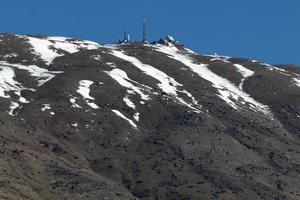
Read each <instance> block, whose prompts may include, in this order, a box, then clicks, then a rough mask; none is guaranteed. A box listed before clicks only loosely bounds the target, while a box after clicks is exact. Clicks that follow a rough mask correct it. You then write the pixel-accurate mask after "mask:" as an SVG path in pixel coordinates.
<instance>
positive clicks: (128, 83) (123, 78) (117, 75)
mask: <svg viewBox="0 0 300 200" xmlns="http://www.w3.org/2000/svg"><path fill="white" fill-rule="evenodd" d="M106 73H107V74H108V75H109V76H110V77H112V78H113V79H114V80H116V81H117V82H118V83H119V84H120V85H121V86H123V87H126V88H127V91H126V93H127V95H126V96H125V97H124V98H123V101H124V102H125V103H126V105H127V106H128V107H129V108H132V109H134V110H136V106H135V105H134V103H133V102H132V101H131V99H130V98H129V96H130V95H132V94H138V95H139V96H140V97H141V99H142V100H144V101H148V100H150V97H149V95H147V94H146V93H145V92H147V93H150V90H151V89H152V88H150V87H148V86H145V85H143V84H141V83H138V82H136V81H133V80H131V79H130V78H129V77H128V76H127V74H126V72H124V71H123V70H120V69H117V68H114V69H113V70H112V71H110V72H106ZM139 116H140V113H139V112H136V113H135V114H134V115H133V118H134V119H135V120H136V121H139Z"/></svg>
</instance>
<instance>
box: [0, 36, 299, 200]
mask: <svg viewBox="0 0 300 200" xmlns="http://www.w3.org/2000/svg"><path fill="white" fill-rule="evenodd" d="M0 110H1V112H0V122H1V126H0V145H1V148H0V152H1V153H0V199H13V200H15V199H26V200H29V199H30V200H46V199H47V200H48V199H55V200H58V199H64V200H67V199H72V200H77V199H78V200H79V199H80V200H84V199H99V200H100V199H101V200H102V199H105V200H110V199H114V200H129V199H130V200H137V199H143V200H199V199H223V200H234V199H251V200H259V199H274V200H284V199H293V200H296V199H300V190H299V185H300V68H297V67H296V66H293V65H278V66H273V65H269V64H266V63H263V62H260V61H255V60H248V59H241V58H232V57H227V56H218V55H200V54H197V53H195V52H193V51H191V50H190V49H188V48H186V47H184V46H183V45H181V44H179V43H177V42H175V41H174V39H173V38H171V37H168V38H166V39H165V40H160V41H158V42H154V43H152V44H150V43H141V42H126V43H118V44H110V45H100V44H97V43H95V42H91V41H86V40H79V39H73V38H65V37H49V36H30V35H13V34H0Z"/></svg>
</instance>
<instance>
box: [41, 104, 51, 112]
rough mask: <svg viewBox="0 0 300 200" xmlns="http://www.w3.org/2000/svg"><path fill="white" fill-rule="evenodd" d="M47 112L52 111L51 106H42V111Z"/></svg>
mask: <svg viewBox="0 0 300 200" xmlns="http://www.w3.org/2000/svg"><path fill="white" fill-rule="evenodd" d="M46 110H51V106H50V104H42V108H41V111H43V112H45V111H46Z"/></svg>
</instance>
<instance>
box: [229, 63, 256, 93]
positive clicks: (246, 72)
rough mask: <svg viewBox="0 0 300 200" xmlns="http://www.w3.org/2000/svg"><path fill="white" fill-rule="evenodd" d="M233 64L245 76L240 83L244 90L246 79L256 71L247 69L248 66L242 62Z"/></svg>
mask: <svg viewBox="0 0 300 200" xmlns="http://www.w3.org/2000/svg"><path fill="white" fill-rule="evenodd" d="M233 66H235V67H236V69H237V70H238V72H240V73H241V74H242V76H243V78H242V80H241V83H240V85H239V88H240V90H243V84H244V81H245V80H246V79H247V78H249V77H250V76H253V75H254V73H255V72H254V71H252V70H250V69H247V68H246V67H244V66H243V65H240V64H234V65H233Z"/></svg>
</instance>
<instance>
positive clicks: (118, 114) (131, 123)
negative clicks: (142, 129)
mask: <svg viewBox="0 0 300 200" xmlns="http://www.w3.org/2000/svg"><path fill="white" fill-rule="evenodd" d="M112 112H114V113H115V114H116V115H117V116H119V117H121V118H123V119H125V120H126V121H128V122H129V124H130V125H131V126H133V127H134V128H137V125H136V124H135V123H134V122H133V121H132V120H131V119H128V118H127V117H126V116H125V115H123V114H122V113H121V112H120V111H118V110H112Z"/></svg>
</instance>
